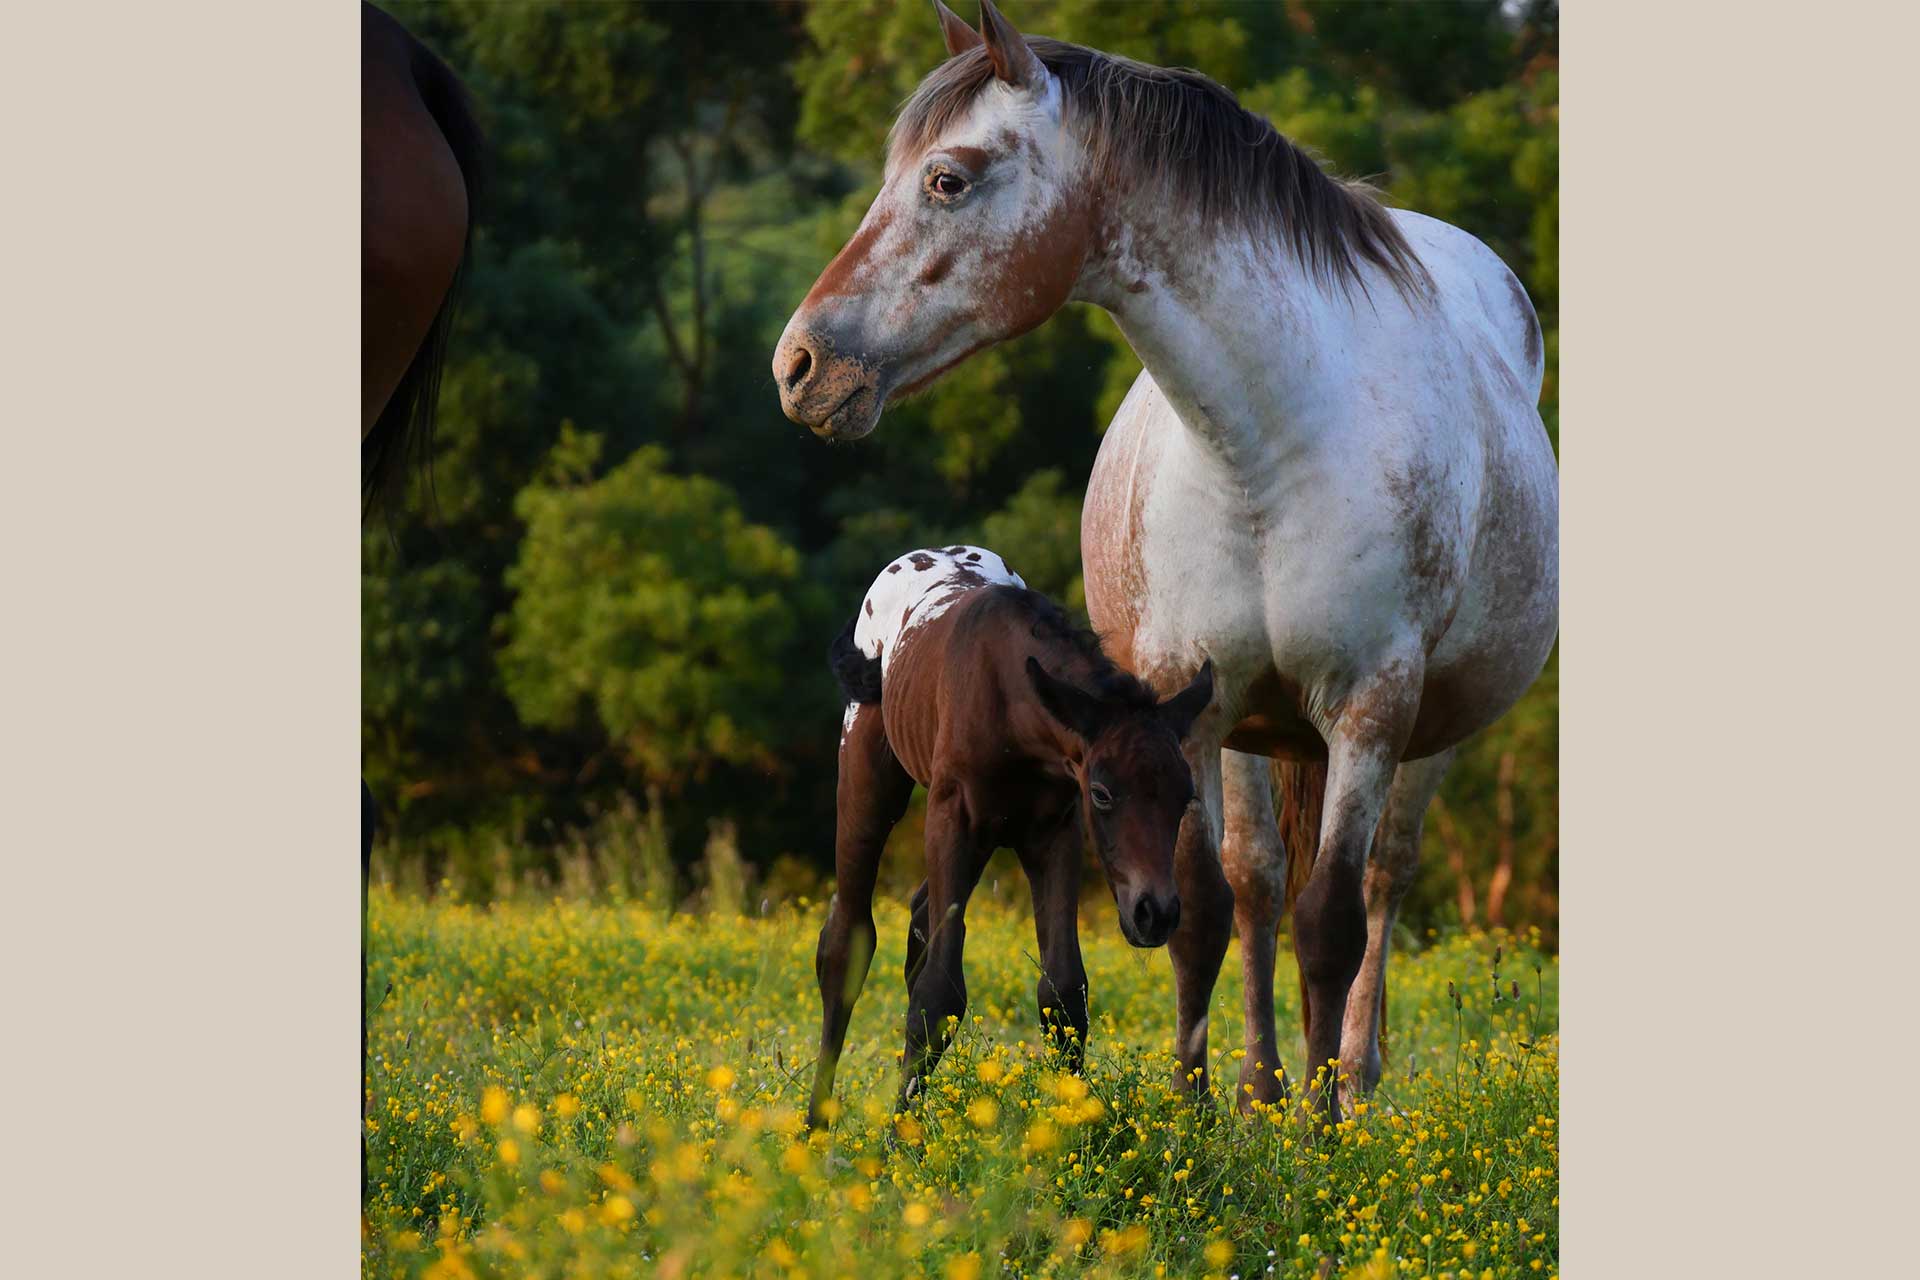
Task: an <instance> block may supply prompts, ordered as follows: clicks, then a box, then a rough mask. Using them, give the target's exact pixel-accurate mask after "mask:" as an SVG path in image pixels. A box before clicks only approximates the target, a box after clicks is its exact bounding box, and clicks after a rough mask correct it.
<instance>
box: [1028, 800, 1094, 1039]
mask: <svg viewBox="0 0 1920 1280" xmlns="http://www.w3.org/2000/svg"><path fill="white" fill-rule="evenodd" d="M1017 852H1018V853H1019V854H1020V865H1021V866H1022V867H1024V868H1026V872H1027V882H1028V884H1029V885H1031V886H1032V888H1033V932H1034V936H1035V938H1036V940H1037V941H1038V942H1039V944H1040V982H1039V986H1038V989H1037V990H1036V991H1035V993H1034V995H1035V999H1036V1001H1037V1002H1038V1005H1039V1009H1040V1029H1041V1030H1042V1031H1043V1032H1044V1033H1045V1034H1046V1035H1047V1037H1048V1038H1049V1039H1051V1040H1052V1041H1053V1044H1054V1046H1055V1047H1056V1048H1057V1049H1059V1050H1060V1052H1061V1054H1062V1055H1064V1056H1065V1058H1066V1062H1067V1065H1068V1066H1069V1067H1070V1068H1071V1069H1072V1070H1073V1071H1075V1072H1076V1073H1077V1072H1078V1071H1079V1070H1080V1069H1081V1067H1082V1066H1083V1065H1084V1063H1085V1061H1086V1052H1087V967H1086V965H1085V964H1084V963H1083V962H1082V960H1081V958H1080V815H1079V812H1078V810H1077V809H1076V810H1074V811H1073V812H1070V813H1069V814H1068V815H1067V817H1066V818H1065V819H1064V820H1062V821H1061V822H1060V823H1059V824H1058V825H1057V826H1055V827H1053V828H1052V829H1051V830H1049V831H1046V832H1044V833H1042V834H1040V835H1039V836H1037V837H1036V838H1035V839H1034V840H1032V841H1031V842H1030V843H1028V844H1023V845H1021V847H1020V848H1019V850H1018V851H1017Z"/></svg>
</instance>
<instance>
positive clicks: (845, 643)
mask: <svg viewBox="0 0 1920 1280" xmlns="http://www.w3.org/2000/svg"><path fill="white" fill-rule="evenodd" d="M859 621H860V615H858V614H855V615H854V616H853V617H851V618H848V619H847V625H846V626H844V627H842V628H841V629H840V634H839V635H837V636H835V637H834V639H833V644H832V645H831V646H830V647H829V648H828V649H827V665H828V666H830V667H832V668H833V678H834V679H835V680H837V681H839V682H840V693H841V696H842V697H844V698H845V699H846V700H847V701H848V702H871V703H876V704H877V703H878V702H879V701H880V659H878V658H869V657H868V656H867V655H866V654H864V653H862V652H861V651H860V646H859V645H857V644H855V643H854V641H853V628H854V624H855V623H857V622H859Z"/></svg>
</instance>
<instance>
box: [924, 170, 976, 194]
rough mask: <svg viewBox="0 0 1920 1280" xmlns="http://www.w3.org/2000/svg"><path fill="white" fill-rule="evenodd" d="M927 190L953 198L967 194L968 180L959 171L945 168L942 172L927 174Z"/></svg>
mask: <svg viewBox="0 0 1920 1280" xmlns="http://www.w3.org/2000/svg"><path fill="white" fill-rule="evenodd" d="M927 190H929V191H931V192H933V194H935V195H937V196H941V197H943V198H944V199H948V200H951V199H953V198H954V197H955V196H960V195H965V194H966V190H967V180H966V179H965V178H963V177H961V176H960V175H959V174H957V173H948V172H946V171H945V170H941V171H940V172H937V173H932V174H929V175H927Z"/></svg>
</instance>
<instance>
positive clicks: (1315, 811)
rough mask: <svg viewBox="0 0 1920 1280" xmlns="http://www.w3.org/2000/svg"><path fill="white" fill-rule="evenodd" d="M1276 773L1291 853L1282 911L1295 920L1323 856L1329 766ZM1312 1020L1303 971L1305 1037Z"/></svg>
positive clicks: (1277, 768)
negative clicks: (1323, 806)
mask: <svg viewBox="0 0 1920 1280" xmlns="http://www.w3.org/2000/svg"><path fill="white" fill-rule="evenodd" d="M1273 772H1274V781H1275V782H1276V783H1278V785H1279V787H1280V847H1281V848H1283V849H1285V850H1286V851H1287V887H1286V890H1285V895H1284V897H1283V898H1282V900H1281V910H1282V911H1284V912H1285V913H1286V914H1287V916H1288V917H1289V918H1291V917H1292V915H1293V904H1294V903H1296V902H1298V901H1299V900H1300V892H1301V890H1303V889H1305V888H1306V887H1307V879H1308V877H1309V876H1311V875H1312V874H1313V864H1314V861H1315V860H1316V859H1317V858H1318V857H1319V856H1320V809H1321V803H1322V802H1323V801H1324V800H1325V799H1326V794H1327V766H1326V764H1325V762H1320V763H1315V764H1294V763H1292V762H1290V761H1284V760H1282V761H1276V762H1275V763H1274V766H1273ZM1293 932H1294V936H1295V937H1296V938H1297V937H1299V936H1300V923H1299V921H1297V920H1296V921H1294V925H1293ZM1310 1017H1311V1013H1310V1011H1309V1009H1308V1006H1307V973H1306V970H1305V969H1301V971H1300V1031H1301V1033H1302V1034H1303V1035H1304V1034H1306V1033H1308V1032H1309V1031H1310V1030H1311V1027H1310V1025H1309V1019H1310Z"/></svg>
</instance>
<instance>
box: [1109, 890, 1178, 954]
mask: <svg viewBox="0 0 1920 1280" xmlns="http://www.w3.org/2000/svg"><path fill="white" fill-rule="evenodd" d="M1179 924H1180V895H1179V894H1169V895H1167V896H1166V897H1164V898H1163V897H1161V896H1159V895H1158V894H1153V893H1142V894H1139V895H1137V896H1135V898H1134V900H1133V902H1132V904H1131V905H1123V906H1122V907H1121V909H1120V932H1122V933H1124V934H1126V935H1127V941H1128V942H1131V943H1132V944H1133V945H1134V946H1136V947H1163V946H1165V945H1166V944H1167V939H1168V938H1171V937H1172V936H1173V931H1174V929H1176V928H1178V927H1179Z"/></svg>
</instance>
